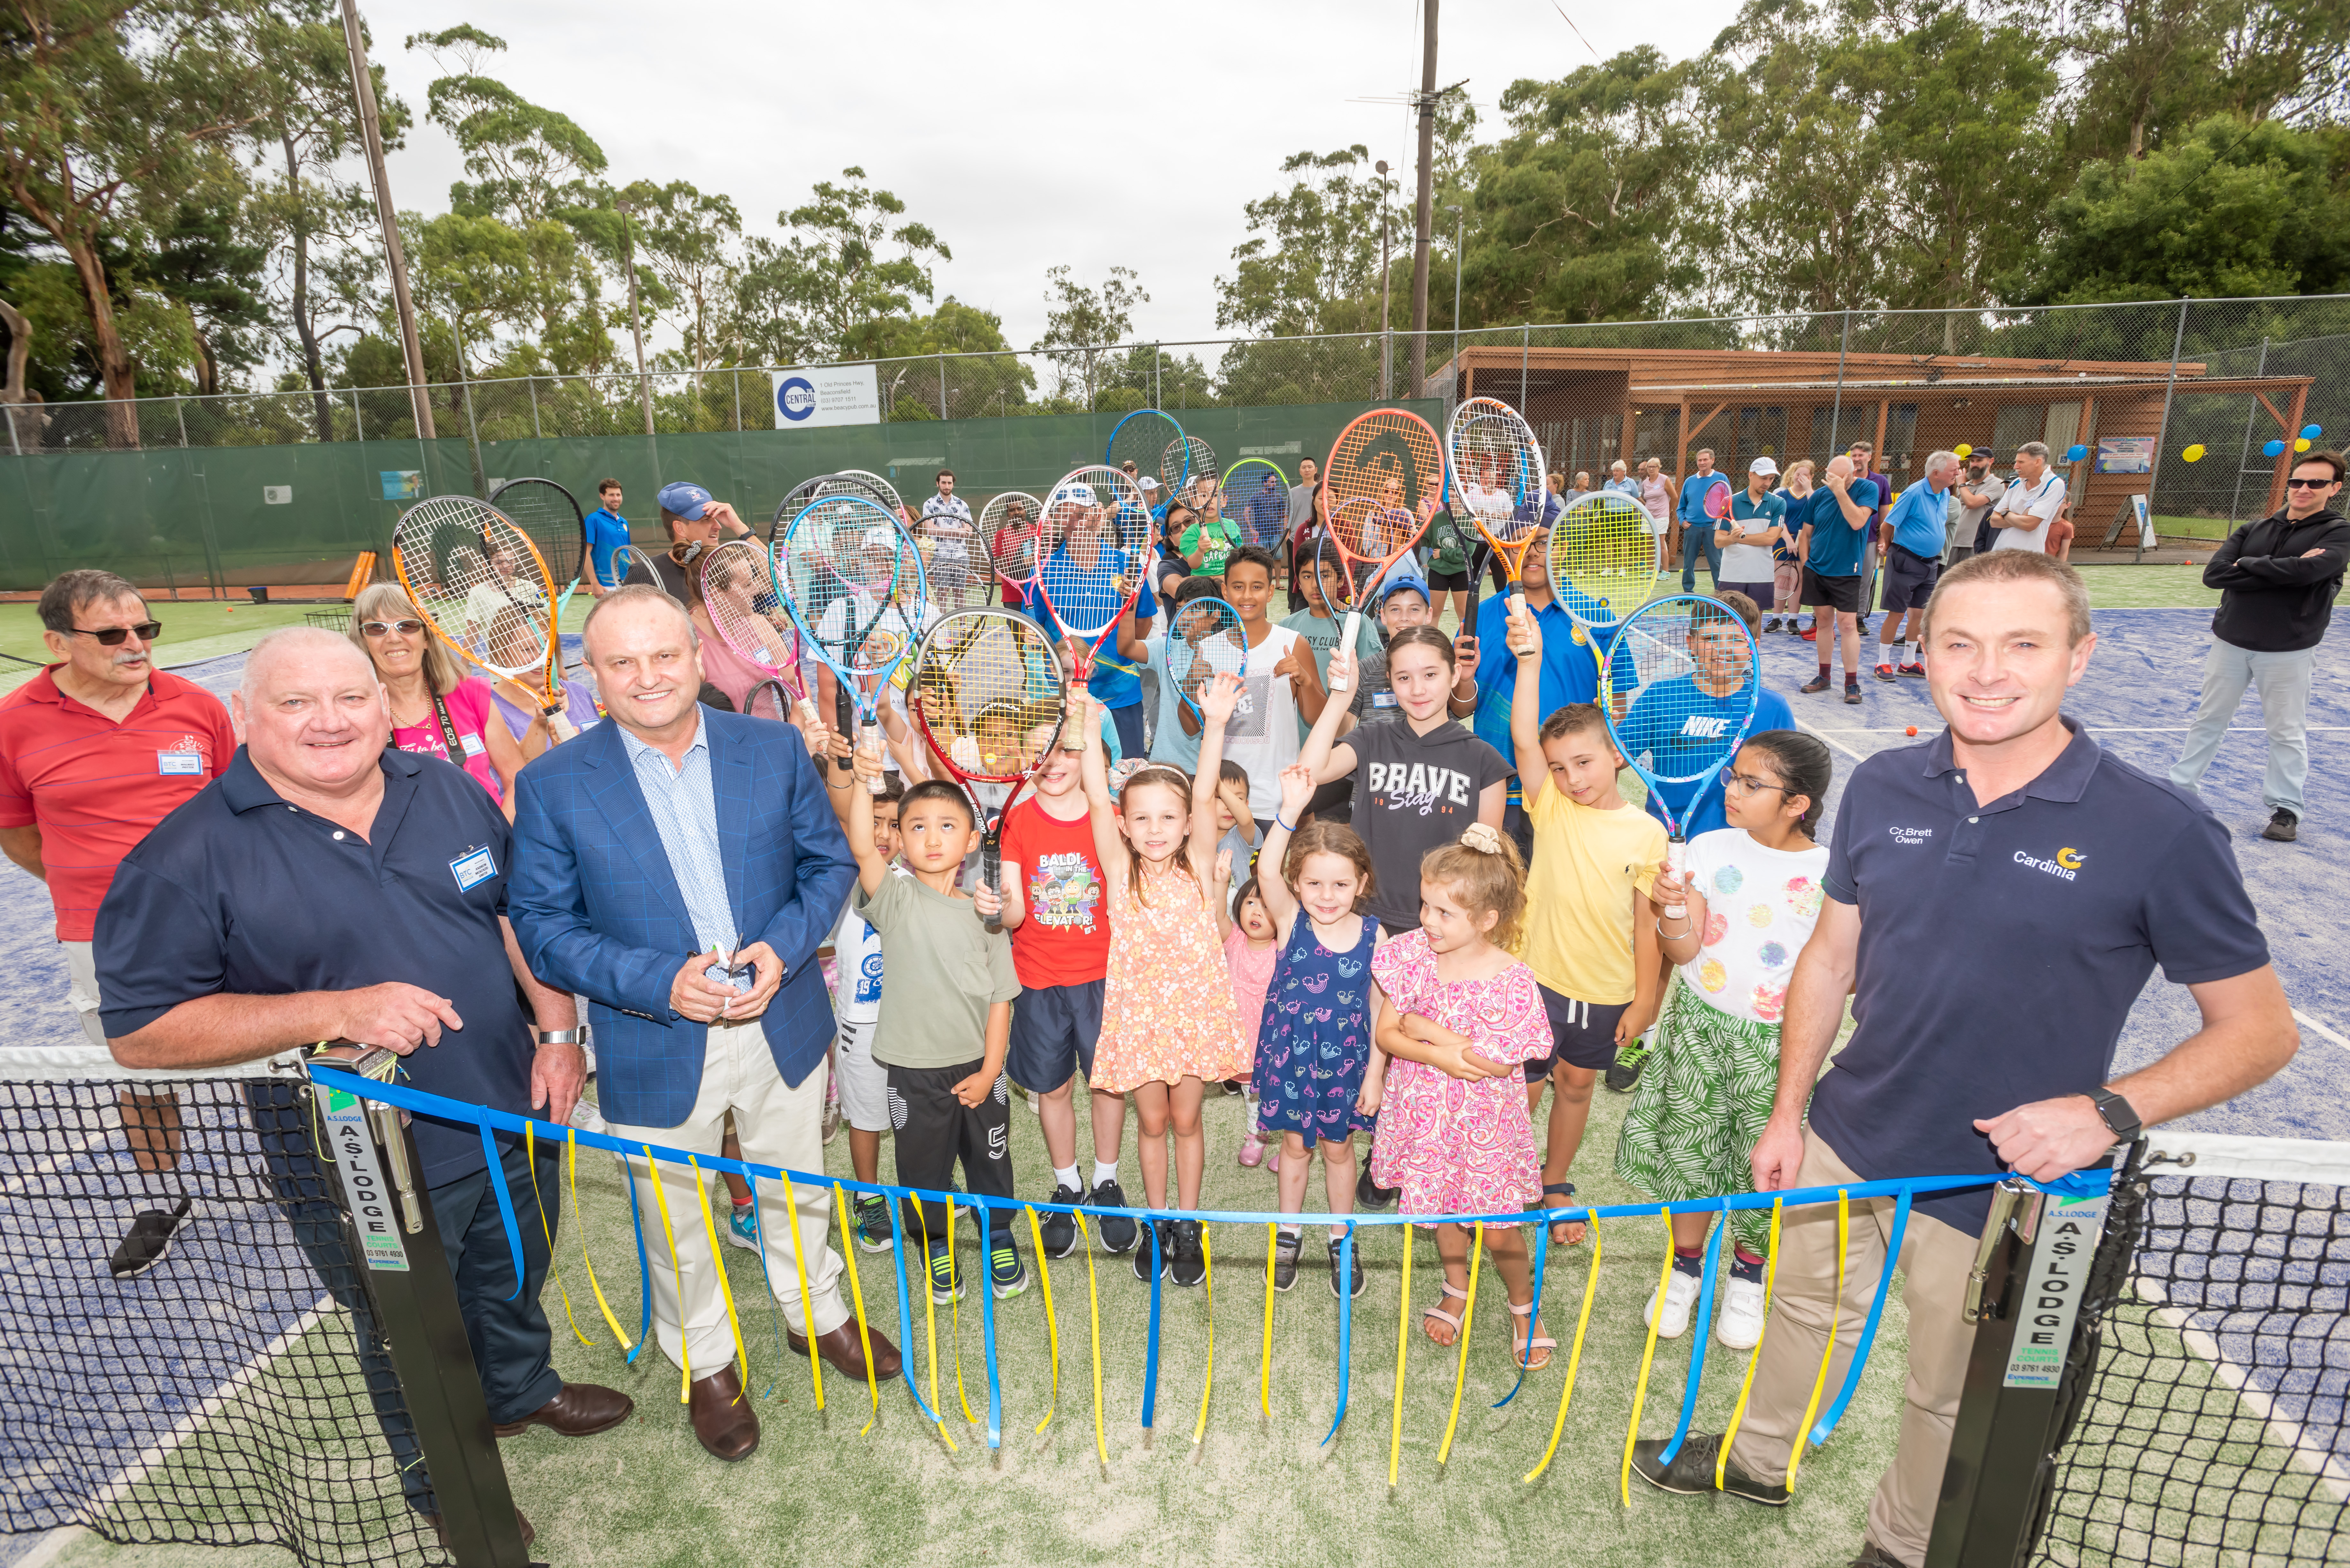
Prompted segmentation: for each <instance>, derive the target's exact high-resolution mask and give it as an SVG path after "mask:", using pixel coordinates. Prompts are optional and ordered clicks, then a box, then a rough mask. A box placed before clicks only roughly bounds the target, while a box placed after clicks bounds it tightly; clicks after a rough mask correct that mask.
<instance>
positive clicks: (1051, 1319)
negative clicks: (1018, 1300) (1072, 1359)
mask: <svg viewBox="0 0 2350 1568" xmlns="http://www.w3.org/2000/svg"><path fill="white" fill-rule="evenodd" d="M1028 1239H1029V1240H1030V1241H1034V1242H1035V1244H1036V1279H1037V1282H1038V1283H1040V1284H1042V1285H1043V1286H1044V1287H1045V1341H1046V1343H1047V1345H1049V1346H1050V1347H1051V1350H1052V1353H1053V1402H1052V1403H1051V1404H1050V1405H1047V1406H1046V1407H1045V1418H1044V1419H1043V1420H1041V1421H1039V1422H1037V1423H1036V1430H1037V1431H1038V1432H1040V1433H1041V1432H1043V1431H1044V1429H1045V1428H1047V1427H1049V1426H1051V1425H1052V1424H1053V1417H1054V1416H1055V1415H1056V1414H1058V1413H1059V1411H1060V1408H1061V1320H1060V1318H1059V1316H1058V1315H1056V1314H1055V1313H1054V1311H1053V1271H1052V1269H1051V1268H1050V1267H1049V1266H1047V1264H1046V1262H1045V1230H1044V1227H1043V1226H1042V1225H1040V1224H1038V1223H1037V1221H1036V1210H1035V1209H1034V1208H1033V1207H1032V1208H1031V1209H1030V1210H1028Z"/></svg>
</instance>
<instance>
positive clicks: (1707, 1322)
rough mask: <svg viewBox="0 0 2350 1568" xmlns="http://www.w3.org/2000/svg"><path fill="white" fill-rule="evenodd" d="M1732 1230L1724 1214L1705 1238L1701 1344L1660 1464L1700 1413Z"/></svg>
mask: <svg viewBox="0 0 2350 1568" xmlns="http://www.w3.org/2000/svg"><path fill="white" fill-rule="evenodd" d="M1729 1230H1730V1216H1729V1215H1727V1214H1724V1215H1723V1216H1722V1217H1721V1224H1719V1225H1716V1226H1715V1227H1714V1228H1713V1234H1712V1235H1711V1236H1709V1237H1707V1238H1706V1240H1705V1276H1704V1279H1705V1282H1704V1284H1703V1285H1702V1286H1701V1287H1700V1289H1699V1291H1698V1294H1697V1343H1696V1344H1695V1345H1691V1346H1690V1365H1689V1381H1688V1382H1687V1383H1684V1384H1682V1385H1681V1418H1680V1420H1679V1423H1678V1424H1676V1425H1675V1426H1674V1428H1673V1440H1672V1441H1671V1442H1669V1443H1667V1444H1666V1445H1665V1451H1664V1452H1663V1453H1661V1454H1659V1455H1658V1456H1657V1463H1659V1465H1669V1464H1671V1463H1672V1462H1673V1456H1674V1455H1675V1454H1678V1453H1679V1452H1680V1451H1681V1439H1682V1438H1686V1437H1688V1436H1689V1429H1690V1417H1694V1416H1695V1415H1696V1414H1697V1381H1698V1378H1699V1376H1700V1375H1701V1374H1702V1373H1703V1372H1704V1371H1705V1342H1706V1341H1707V1339H1709V1338H1711V1335H1712V1333H1713V1282H1714V1280H1715V1279H1716V1278H1718V1277H1719V1275H1720V1273H1721V1238H1722V1237H1723V1236H1724V1235H1725V1234H1727V1233H1728V1231H1729ZM1886 1272H1887V1273H1890V1272H1892V1271H1891V1270H1889V1269H1888V1270H1887V1271H1886ZM1664 1306H1665V1303H1662V1302H1659V1303H1657V1310H1658V1311H1659V1312H1662V1311H1663V1310H1664Z"/></svg>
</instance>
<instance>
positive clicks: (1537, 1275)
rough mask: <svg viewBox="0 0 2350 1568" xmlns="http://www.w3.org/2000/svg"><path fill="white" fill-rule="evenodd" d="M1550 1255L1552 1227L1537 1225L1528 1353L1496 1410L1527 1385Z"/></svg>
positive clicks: (1528, 1320) (1527, 1315)
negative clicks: (1515, 1378) (1527, 1373)
mask: <svg viewBox="0 0 2350 1568" xmlns="http://www.w3.org/2000/svg"><path fill="white" fill-rule="evenodd" d="M1549 1257H1550V1227H1549V1226H1547V1225H1537V1226H1535V1227H1534V1310H1533V1311H1532V1312H1530V1313H1528V1314H1526V1354H1525V1356H1524V1357H1523V1359H1521V1360H1520V1361H1519V1363H1518V1380H1517V1381H1516V1382H1515V1383H1513V1384H1511V1385H1510V1391H1509V1392H1508V1393H1507V1394H1504V1395H1503V1396H1502V1398H1501V1403H1500V1404H1497V1405H1495V1406H1494V1407H1493V1408H1494V1409H1496V1410H1498V1409H1500V1408H1501V1407H1502V1406H1503V1405H1506V1404H1508V1403H1509V1402H1510V1401H1511V1400H1513V1399H1514V1398H1516V1397H1518V1390H1519V1389H1521V1388H1523V1387H1524V1386H1526V1368H1525V1363H1526V1361H1531V1360H1532V1359H1534V1324H1537V1323H1540V1322H1541V1321H1542V1286H1543V1263H1544V1261H1546V1260H1547V1259H1548V1258H1549Z"/></svg>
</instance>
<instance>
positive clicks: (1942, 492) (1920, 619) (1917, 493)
mask: <svg viewBox="0 0 2350 1568" xmlns="http://www.w3.org/2000/svg"><path fill="white" fill-rule="evenodd" d="M1958 478H1959V454H1958V453H1957V452H1935V453H1934V454H1933V455H1931V456H1930V457H1929V458H1927V459H1926V472H1925V474H1924V476H1923V477H1922V478H1920V479H1919V480H1918V482H1917V483H1915V484H1912V485H1911V486H1910V487H1909V488H1908V489H1907V490H1905V491H1903V492H1902V493H1901V499H1900V500H1899V501H1898V502H1896V503H1894V505H1893V511H1892V513H1891V514H1890V515H1889V516H1887V518H1886V529H1887V534H1888V535H1889V543H1887V545H1886V546H1885V625H1884V627H1883V628H1882V629H1881V630H1879V632H1878V633H1877V679H1878V680H1896V679H1898V677H1900V676H1904V675H1910V676H1915V677H1916V678H1918V680H1924V679H1925V678H1926V666H1925V664H1924V663H1923V662H1922V660H1923V659H1924V658H1925V656H1926V601H1927V599H1928V598H1929V597H1932V595H1933V592H1934V583H1935V580H1936V579H1937V578H1938V577H1939V576H1941V571H1942V545H1943V543H1944V541H1943V537H1942V535H1943V533H1944V531H1945V529H1946V526H1947V522H1948V519H1949V517H1950V500H1951V493H1950V490H1951V486H1952V485H1954V484H1956V483H1958ZM1905 618H1906V619H1907V620H1908V626H1907V627H1905V626H1903V624H1902V622H1903V621H1904V619H1905ZM1913 631H1914V632H1915V633H1916V634H1917V637H1918V659H1919V660H1920V662H1912V661H1911V660H1910V658H1909V641H1908V639H1909V634H1910V633H1911V632H1913Z"/></svg>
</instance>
